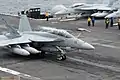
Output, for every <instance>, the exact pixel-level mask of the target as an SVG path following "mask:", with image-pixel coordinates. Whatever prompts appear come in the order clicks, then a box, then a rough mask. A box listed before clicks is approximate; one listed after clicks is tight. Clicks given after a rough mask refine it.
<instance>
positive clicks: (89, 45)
mask: <svg viewBox="0 0 120 80" xmlns="http://www.w3.org/2000/svg"><path fill="white" fill-rule="evenodd" d="M83 47H84V48H85V49H87V50H94V49H95V47H94V46H92V45H91V44H89V43H85V44H84V45H83Z"/></svg>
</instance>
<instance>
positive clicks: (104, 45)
mask: <svg viewBox="0 0 120 80" xmlns="http://www.w3.org/2000/svg"><path fill="white" fill-rule="evenodd" d="M91 44H92V45H98V46H103V47H109V48H115V49H120V47H117V46H113V45H107V44H101V43H91Z"/></svg>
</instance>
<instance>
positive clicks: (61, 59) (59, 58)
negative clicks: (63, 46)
mask: <svg viewBox="0 0 120 80" xmlns="http://www.w3.org/2000/svg"><path fill="white" fill-rule="evenodd" d="M57 59H58V60H59V61H64V60H66V55H65V54H64V55H61V56H58V57H57Z"/></svg>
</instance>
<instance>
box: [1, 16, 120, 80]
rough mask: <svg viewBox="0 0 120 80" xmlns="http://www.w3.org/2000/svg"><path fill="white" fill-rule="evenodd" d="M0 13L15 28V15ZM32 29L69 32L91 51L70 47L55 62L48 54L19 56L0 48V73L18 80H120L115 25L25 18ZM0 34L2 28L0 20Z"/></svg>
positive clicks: (119, 42) (119, 49) (119, 44)
mask: <svg viewBox="0 0 120 80" xmlns="http://www.w3.org/2000/svg"><path fill="white" fill-rule="evenodd" d="M0 16H2V17H3V18H4V19H5V20H6V21H7V22H8V24H10V25H14V26H15V28H16V29H17V28H18V24H19V17H13V16H5V15H0ZM29 21H30V24H31V26H32V29H33V30H39V29H40V27H41V26H42V27H43V26H46V27H47V26H48V27H54V28H58V29H65V30H68V31H70V32H71V33H72V34H73V35H74V36H77V35H78V34H79V33H80V31H78V30H77V29H78V28H85V29H88V30H90V31H91V32H82V34H81V35H80V36H79V38H80V39H82V40H84V41H87V42H88V43H91V44H92V45H93V46H94V47H95V50H74V51H70V52H67V54H66V55H67V59H66V60H65V61H58V60H56V58H55V57H54V56H53V55H51V54H49V55H46V57H45V58H44V59H42V58H40V57H39V56H29V57H23V56H19V55H14V54H11V53H9V52H7V51H6V50H3V49H0V62H1V63H0V76H1V77H2V76H12V75H15V76H18V77H20V78H21V80H120V76H119V75H120V31H119V30H118V28H117V27H116V26H114V27H109V28H108V29H105V24H104V20H96V23H95V26H94V27H92V26H91V27H88V26H87V20H86V19H80V20H77V21H59V20H54V19H50V20H49V21H46V20H39V19H29ZM0 25H3V27H2V26H0V33H1V34H2V31H6V30H7V29H6V27H5V26H4V23H3V22H2V21H0Z"/></svg>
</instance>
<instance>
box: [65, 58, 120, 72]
mask: <svg viewBox="0 0 120 80" xmlns="http://www.w3.org/2000/svg"><path fill="white" fill-rule="evenodd" d="M67 58H68V59H71V60H74V61H77V62H80V63H85V64H88V65H92V66H97V67H100V68H104V69H108V70H112V71H115V72H120V68H119V67H113V66H108V65H103V64H99V63H93V62H90V61H87V60H80V59H76V58H72V57H67Z"/></svg>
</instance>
